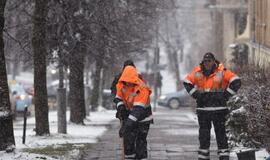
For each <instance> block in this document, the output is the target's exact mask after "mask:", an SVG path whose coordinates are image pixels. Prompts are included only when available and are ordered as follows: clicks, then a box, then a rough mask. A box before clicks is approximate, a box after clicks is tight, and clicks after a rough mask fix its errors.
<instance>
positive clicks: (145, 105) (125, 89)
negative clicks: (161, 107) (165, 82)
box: [114, 66, 153, 160]
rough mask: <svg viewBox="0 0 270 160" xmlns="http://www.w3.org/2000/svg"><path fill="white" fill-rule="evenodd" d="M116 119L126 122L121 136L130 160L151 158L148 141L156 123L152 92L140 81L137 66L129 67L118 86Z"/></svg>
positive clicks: (120, 133) (120, 131)
mask: <svg viewBox="0 0 270 160" xmlns="http://www.w3.org/2000/svg"><path fill="white" fill-rule="evenodd" d="M116 88H117V89H116V91H117V93H116V97H115V100H114V102H116V105H117V113H116V117H117V118H119V119H120V120H122V121H123V125H122V127H121V129H120V130H119V136H120V137H123V139H124V152H125V158H126V159H138V160H139V159H144V158H147V140H146V137H147V135H148V131H149V127H150V123H151V122H152V121H153V117H152V109H151V105H150V94H151V90H150V89H149V87H148V86H146V84H145V83H144V82H143V80H141V79H140V78H139V75H138V72H137V70H136V68H135V67H134V66H126V67H125V68H124V70H123V72H122V74H121V77H120V79H119V81H118V83H117V86H116Z"/></svg>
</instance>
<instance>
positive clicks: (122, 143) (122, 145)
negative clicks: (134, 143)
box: [120, 120, 125, 160]
mask: <svg viewBox="0 0 270 160" xmlns="http://www.w3.org/2000/svg"><path fill="white" fill-rule="evenodd" d="M120 123H121V127H122V125H123V120H120ZM120 144H121V147H120V149H121V160H125V150H124V149H125V146H124V138H123V137H121V138H120Z"/></svg>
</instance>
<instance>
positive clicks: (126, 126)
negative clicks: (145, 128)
mask: <svg viewBox="0 0 270 160" xmlns="http://www.w3.org/2000/svg"><path fill="white" fill-rule="evenodd" d="M135 124H136V122H135V121H133V120H131V119H129V118H128V119H127V120H126V121H124V122H123V124H122V126H121V128H120V130H119V137H120V138H122V137H124V136H125V135H126V134H128V133H130V132H131V131H132V129H133V128H134V126H135Z"/></svg>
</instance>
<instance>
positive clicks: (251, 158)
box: [236, 150, 256, 160]
mask: <svg viewBox="0 0 270 160" xmlns="http://www.w3.org/2000/svg"><path fill="white" fill-rule="evenodd" d="M236 154H237V158H238V160H256V157H255V150H247V151H240V152H237V153H236Z"/></svg>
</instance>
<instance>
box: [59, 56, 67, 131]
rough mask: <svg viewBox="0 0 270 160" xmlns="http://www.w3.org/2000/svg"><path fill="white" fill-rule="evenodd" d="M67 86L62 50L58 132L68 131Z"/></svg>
mask: <svg viewBox="0 0 270 160" xmlns="http://www.w3.org/2000/svg"><path fill="white" fill-rule="evenodd" d="M66 99H67V98H66V88H64V65H63V55H62V51H60V53H59V88H58V90H57V104H58V105H57V120H58V121H57V122H58V123H57V124H58V125H57V126H58V133H64V134H66V133H67V121H66Z"/></svg>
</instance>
